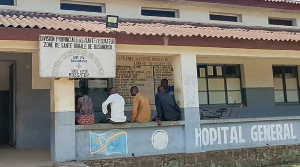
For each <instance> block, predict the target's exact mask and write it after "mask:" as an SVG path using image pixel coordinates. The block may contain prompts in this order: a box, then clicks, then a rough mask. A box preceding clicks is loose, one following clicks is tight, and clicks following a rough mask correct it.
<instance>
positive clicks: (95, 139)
mask: <svg viewBox="0 0 300 167" xmlns="http://www.w3.org/2000/svg"><path fill="white" fill-rule="evenodd" d="M90 152H91V154H92V155H102V156H109V155H112V154H120V155H127V133H126V132H125V131H124V130H121V129H114V130H111V131H108V132H105V133H102V134H97V133H93V132H90Z"/></svg>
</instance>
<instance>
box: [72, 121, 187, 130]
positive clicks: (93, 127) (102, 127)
mask: <svg viewBox="0 0 300 167" xmlns="http://www.w3.org/2000/svg"><path fill="white" fill-rule="evenodd" d="M184 125H185V124H184V121H163V122H162V125H161V126H160V127H166V126H184ZM151 127H158V125H157V122H148V123H120V124H110V123H105V124H94V125H76V127H75V128H76V130H108V129H132V128H151Z"/></svg>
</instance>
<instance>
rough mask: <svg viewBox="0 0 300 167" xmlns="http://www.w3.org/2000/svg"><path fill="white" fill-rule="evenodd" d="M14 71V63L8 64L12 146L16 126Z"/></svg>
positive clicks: (10, 137) (12, 144)
mask: <svg viewBox="0 0 300 167" xmlns="http://www.w3.org/2000/svg"><path fill="white" fill-rule="evenodd" d="M15 79H16V71H15V63H13V64H11V65H10V66H9V144H10V145H11V146H13V147H15V145H16V136H15V134H16V133H15V132H16V128H15V125H16V124H15V113H16V108H15V102H16V98H15V94H16V86H15Z"/></svg>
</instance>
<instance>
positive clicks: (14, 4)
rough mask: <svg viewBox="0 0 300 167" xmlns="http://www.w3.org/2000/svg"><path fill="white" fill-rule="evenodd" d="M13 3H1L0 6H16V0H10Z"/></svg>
mask: <svg viewBox="0 0 300 167" xmlns="http://www.w3.org/2000/svg"><path fill="white" fill-rule="evenodd" d="M12 2H13V4H12V5H6V4H1V3H0V6H17V0H12Z"/></svg>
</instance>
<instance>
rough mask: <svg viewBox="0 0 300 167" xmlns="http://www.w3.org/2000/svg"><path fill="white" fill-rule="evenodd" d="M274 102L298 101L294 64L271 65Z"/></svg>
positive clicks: (297, 84) (296, 76) (296, 74)
mask: <svg viewBox="0 0 300 167" xmlns="http://www.w3.org/2000/svg"><path fill="white" fill-rule="evenodd" d="M273 82H274V94H275V102H277V103H288V102H299V82H298V73H297V67H296V66H273Z"/></svg>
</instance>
